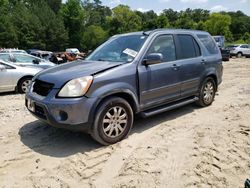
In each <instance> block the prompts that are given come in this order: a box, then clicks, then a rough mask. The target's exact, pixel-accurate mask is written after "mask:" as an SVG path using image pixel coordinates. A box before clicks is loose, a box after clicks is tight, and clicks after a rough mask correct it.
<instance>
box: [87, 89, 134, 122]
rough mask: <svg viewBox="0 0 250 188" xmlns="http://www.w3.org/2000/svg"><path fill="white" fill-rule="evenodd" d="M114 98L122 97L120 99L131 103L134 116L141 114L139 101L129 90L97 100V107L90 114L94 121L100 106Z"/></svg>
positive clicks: (113, 93)
mask: <svg viewBox="0 0 250 188" xmlns="http://www.w3.org/2000/svg"><path fill="white" fill-rule="evenodd" d="M112 97H120V98H122V99H124V100H126V101H127V102H128V103H129V105H130V106H131V108H132V110H133V113H134V114H136V113H138V112H139V104H138V100H137V97H136V96H135V95H134V94H133V92H131V91H129V90H121V91H117V92H111V93H106V94H104V95H102V96H101V97H100V98H99V100H97V102H96V103H95V105H94V106H93V107H92V109H91V113H90V119H91V120H92V121H93V120H94V117H95V114H96V112H97V110H98V108H99V106H100V105H101V104H102V103H103V102H104V101H106V100H108V99H109V98H112Z"/></svg>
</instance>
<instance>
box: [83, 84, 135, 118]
mask: <svg viewBox="0 0 250 188" xmlns="http://www.w3.org/2000/svg"><path fill="white" fill-rule="evenodd" d="M124 94H125V95H127V96H129V98H130V99H132V100H133V101H132V102H133V108H134V110H135V112H139V102H138V96H137V94H136V90H135V89H134V88H133V87H132V86H131V85H129V84H127V83H124V82H116V83H110V84H107V85H103V86H101V87H99V88H95V89H93V88H92V89H91V90H90V91H89V92H88V93H87V94H86V97H89V98H97V100H96V102H95V104H94V105H93V107H92V110H91V117H90V118H91V119H93V118H94V114H95V111H96V108H97V107H98V105H99V104H100V102H101V101H102V100H103V99H105V98H107V97H109V96H115V95H117V96H121V95H124Z"/></svg>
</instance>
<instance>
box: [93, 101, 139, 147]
mask: <svg viewBox="0 0 250 188" xmlns="http://www.w3.org/2000/svg"><path fill="white" fill-rule="evenodd" d="M133 120H134V115H133V110H132V108H131V106H130V104H129V103H128V102H127V101H126V100H124V99H122V98H119V97H111V98H109V99H107V100H105V101H104V102H102V103H101V105H100V106H99V107H98V109H97V112H96V116H95V121H94V125H93V129H92V131H91V136H92V137H93V138H94V139H95V140H96V141H97V142H99V143H100V144H103V145H110V144H114V143H116V142H119V141H121V140H122V139H124V138H125V137H126V136H127V135H128V134H129V132H130V130H131V128H132V125H133Z"/></svg>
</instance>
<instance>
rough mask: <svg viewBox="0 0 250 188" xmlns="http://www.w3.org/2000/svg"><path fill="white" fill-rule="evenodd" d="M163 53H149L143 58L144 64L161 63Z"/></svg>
mask: <svg viewBox="0 0 250 188" xmlns="http://www.w3.org/2000/svg"><path fill="white" fill-rule="evenodd" d="M162 60H163V55H162V54H161V53H151V54H149V55H148V56H147V57H146V59H144V65H153V64H158V63H161V62H162Z"/></svg>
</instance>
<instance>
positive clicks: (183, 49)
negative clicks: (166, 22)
mask: <svg viewBox="0 0 250 188" xmlns="http://www.w3.org/2000/svg"><path fill="white" fill-rule="evenodd" d="M177 36H178V40H179V48H180V55H179V59H188V58H195V57H198V56H201V51H200V47H199V45H198V44H197V42H196V41H195V39H194V38H193V37H192V36H191V35H177Z"/></svg>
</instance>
